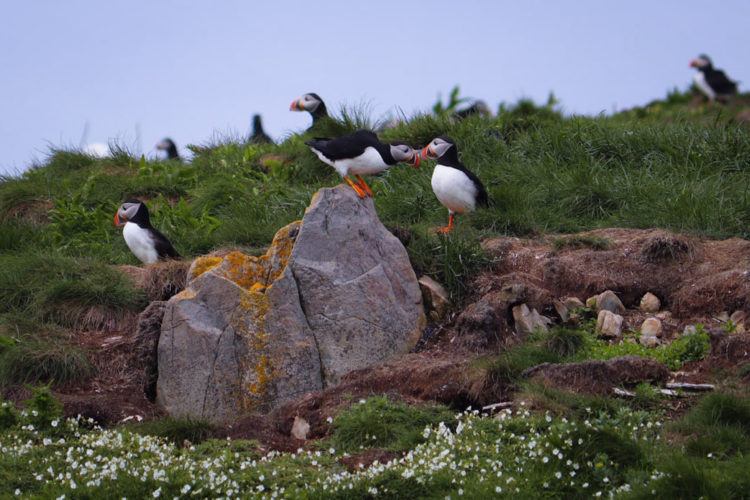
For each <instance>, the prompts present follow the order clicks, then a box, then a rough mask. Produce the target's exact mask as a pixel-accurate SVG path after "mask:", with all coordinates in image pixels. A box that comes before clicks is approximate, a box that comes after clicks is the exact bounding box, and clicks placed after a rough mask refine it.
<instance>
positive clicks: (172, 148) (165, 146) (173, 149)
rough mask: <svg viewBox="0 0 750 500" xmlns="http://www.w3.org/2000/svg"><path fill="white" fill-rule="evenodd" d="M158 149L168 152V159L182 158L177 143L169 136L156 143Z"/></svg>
mask: <svg viewBox="0 0 750 500" xmlns="http://www.w3.org/2000/svg"><path fill="white" fill-rule="evenodd" d="M156 149H158V150H159V151H166V152H167V159H168V160H182V158H180V153H178V152H177V145H176V144H175V143H174V141H173V140H172V139H170V138H169V137H165V138H164V139H162V140H161V142H159V143H158V144H157V145H156Z"/></svg>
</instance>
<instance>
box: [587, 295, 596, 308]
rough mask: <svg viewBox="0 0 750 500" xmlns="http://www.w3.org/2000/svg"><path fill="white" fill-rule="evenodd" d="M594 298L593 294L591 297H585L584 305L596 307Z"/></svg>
mask: <svg viewBox="0 0 750 500" xmlns="http://www.w3.org/2000/svg"><path fill="white" fill-rule="evenodd" d="M596 298H597V296H596V295H594V296H593V297H589V298H588V299H586V307H588V308H589V309H596Z"/></svg>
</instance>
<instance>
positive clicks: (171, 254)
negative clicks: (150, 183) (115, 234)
mask: <svg viewBox="0 0 750 500" xmlns="http://www.w3.org/2000/svg"><path fill="white" fill-rule="evenodd" d="M125 203H139V204H140V205H139V206H138V211H137V212H136V213H135V216H134V217H131V218H130V220H129V221H128V222H132V223H133V224H137V225H138V227H140V228H141V229H145V230H147V231H148V232H149V234H150V235H151V238H152V239H153V241H154V249H155V250H156V253H157V255H159V259H160V260H165V259H179V258H180V254H178V253H177V250H175V249H174V247H173V246H172V243H171V242H170V241H169V240H168V239H167V237H166V236H164V235H163V234H162V233H161V232H160V231H159V230H158V229H156V228H155V227H154V226H152V225H151V217H150V215H149V213H148V207H146V204H145V203H143V202H142V201H140V200H136V199H134V198H131V199H129V200H126V201H125Z"/></svg>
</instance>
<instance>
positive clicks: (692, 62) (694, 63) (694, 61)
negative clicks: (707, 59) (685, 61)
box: [690, 59, 698, 68]
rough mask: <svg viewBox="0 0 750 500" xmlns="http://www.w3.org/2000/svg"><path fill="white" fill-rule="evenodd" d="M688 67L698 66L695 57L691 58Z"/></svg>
mask: <svg viewBox="0 0 750 500" xmlns="http://www.w3.org/2000/svg"><path fill="white" fill-rule="evenodd" d="M690 67H691V68H697V67H698V60H697V59H693V60H691V61H690Z"/></svg>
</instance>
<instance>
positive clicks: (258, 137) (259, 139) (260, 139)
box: [250, 115, 273, 144]
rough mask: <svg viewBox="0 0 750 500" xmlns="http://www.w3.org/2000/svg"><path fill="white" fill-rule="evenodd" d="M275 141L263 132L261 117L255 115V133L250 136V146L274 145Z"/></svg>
mask: <svg viewBox="0 0 750 500" xmlns="http://www.w3.org/2000/svg"><path fill="white" fill-rule="evenodd" d="M272 143H273V141H272V140H271V138H270V137H269V136H268V134H266V133H265V131H264V130H263V123H262V122H261V119H260V115H253V132H252V134H250V144H272Z"/></svg>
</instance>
